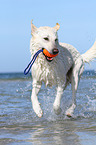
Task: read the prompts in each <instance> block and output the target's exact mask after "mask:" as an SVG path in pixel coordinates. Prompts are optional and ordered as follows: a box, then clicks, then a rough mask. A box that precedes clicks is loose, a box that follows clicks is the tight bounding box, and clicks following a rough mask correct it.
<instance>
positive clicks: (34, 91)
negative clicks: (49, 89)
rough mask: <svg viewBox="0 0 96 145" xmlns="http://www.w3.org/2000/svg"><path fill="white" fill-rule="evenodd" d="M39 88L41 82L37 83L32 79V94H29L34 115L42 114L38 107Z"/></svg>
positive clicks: (40, 115) (39, 115)
mask: <svg viewBox="0 0 96 145" xmlns="http://www.w3.org/2000/svg"><path fill="white" fill-rule="evenodd" d="M40 88H41V84H38V83H36V82H34V81H33V89H32V95H31V102H32V106H33V110H34V112H35V113H36V115H37V116H38V117H42V115H43V111H42V109H41V107H40V103H39V101H38V97H37V95H38V93H39V91H40Z"/></svg>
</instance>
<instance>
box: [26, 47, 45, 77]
mask: <svg viewBox="0 0 96 145" xmlns="http://www.w3.org/2000/svg"><path fill="white" fill-rule="evenodd" d="M41 52H43V49H41V50H38V51H37V52H36V53H35V54H34V56H33V58H32V60H31V61H30V63H29V64H28V66H27V67H26V68H25V70H24V74H25V75H27V74H28V73H29V71H30V69H31V67H32V65H33V64H34V62H35V60H36V58H37V56H38V54H39V53H41Z"/></svg>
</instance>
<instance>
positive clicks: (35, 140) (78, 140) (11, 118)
mask: <svg viewBox="0 0 96 145" xmlns="http://www.w3.org/2000/svg"><path fill="white" fill-rule="evenodd" d="M31 88H32V86H31V77H30V74H29V75H28V76H27V77H25V76H24V75H23V74H22V73H17V74H16V73H9V74H8V73H6V74H0V145H6V144H8V145H45V144H48V145H70V144H71V145H95V144H96V72H95V71H86V72H84V74H83V77H82V78H81V81H80V84H79V88H78V91H77V99H76V101H77V107H76V109H75V112H74V115H73V118H68V117H66V116H65V111H66V109H67V108H68V107H69V106H70V104H71V102H72V101H71V99H72V98H71V94H72V92H71V86H68V87H67V89H66V90H65V92H64V94H63V97H62V101H61V108H62V112H61V114H60V115H56V114H55V113H54V111H53V108H52V106H53V102H54V99H55V87H53V88H51V89H50V88H45V87H44V84H43V85H42V88H41V91H40V93H39V95H38V97H39V101H40V103H41V107H42V109H43V111H44V112H43V117H42V118H38V117H37V116H36V115H35V113H34V111H33V109H32V107H31V100H30V96H31Z"/></svg>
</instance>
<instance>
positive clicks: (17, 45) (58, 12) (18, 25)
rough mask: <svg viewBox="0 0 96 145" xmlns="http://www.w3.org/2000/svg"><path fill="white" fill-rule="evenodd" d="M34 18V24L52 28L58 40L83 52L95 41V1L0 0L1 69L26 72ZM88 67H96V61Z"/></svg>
mask: <svg viewBox="0 0 96 145" xmlns="http://www.w3.org/2000/svg"><path fill="white" fill-rule="evenodd" d="M31 19H33V23H34V25H36V26H37V27H39V26H50V27H53V26H55V24H56V23H57V22H58V23H59V24H60V29H59V31H58V36H59V41H60V42H65V43H69V44H72V45H74V47H76V48H77V50H78V51H79V52H80V53H81V54H82V53H84V52H85V51H86V50H88V49H89V48H90V47H91V46H92V44H93V43H94V41H95V40H96V0H91V1H89V0H59V1H56V0H48V1H45V0H40V1H39V0H34V1H33V0H2V1H0V72H23V70H24V69H25V67H26V66H27V64H28V63H29V61H30V49H29V47H30V38H31ZM85 69H95V70H96V62H93V63H91V65H86V67H85Z"/></svg>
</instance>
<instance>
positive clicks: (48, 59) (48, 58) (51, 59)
mask: <svg viewBox="0 0 96 145" xmlns="http://www.w3.org/2000/svg"><path fill="white" fill-rule="evenodd" d="M45 57H46V60H47V61H49V62H51V61H53V57H48V56H45Z"/></svg>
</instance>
